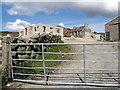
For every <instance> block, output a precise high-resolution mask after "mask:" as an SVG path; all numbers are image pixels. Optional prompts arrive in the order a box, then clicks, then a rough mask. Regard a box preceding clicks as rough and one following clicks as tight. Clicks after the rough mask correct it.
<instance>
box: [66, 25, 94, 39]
mask: <svg viewBox="0 0 120 90" xmlns="http://www.w3.org/2000/svg"><path fill="white" fill-rule="evenodd" d="M66 36H74V37H80V38H94V33H93V32H92V31H91V29H90V28H89V27H88V24H85V25H84V26H81V27H73V29H69V30H68V31H66Z"/></svg>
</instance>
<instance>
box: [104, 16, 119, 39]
mask: <svg viewBox="0 0 120 90" xmlns="http://www.w3.org/2000/svg"><path fill="white" fill-rule="evenodd" d="M119 20H120V16H118V17H116V18H115V19H113V20H111V21H110V22H108V23H106V24H105V32H106V33H105V37H106V40H120V29H119V26H120V21H119Z"/></svg>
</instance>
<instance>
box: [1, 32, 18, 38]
mask: <svg viewBox="0 0 120 90" xmlns="http://www.w3.org/2000/svg"><path fill="white" fill-rule="evenodd" d="M7 34H10V35H11V36H12V37H18V36H19V32H9V31H0V36H6V35H7Z"/></svg>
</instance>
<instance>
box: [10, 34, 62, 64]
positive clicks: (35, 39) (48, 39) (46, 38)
mask: <svg viewBox="0 0 120 90" xmlns="http://www.w3.org/2000/svg"><path fill="white" fill-rule="evenodd" d="M60 42H61V36H59V35H52V34H42V35H35V36H32V37H31V38H30V39H25V38H21V37H18V38H15V39H14V40H13V41H12V43H60ZM51 47H52V46H51V45H46V46H44V51H46V50H47V49H49V48H51ZM11 50H12V51H30V52H33V53H13V54H12V58H14V59H38V58H39V57H40V55H41V53H39V54H38V53H34V52H42V46H41V45H14V46H12V47H11ZM14 64H17V65H18V62H17V61H16V62H15V63H14ZM19 64H20V61H19Z"/></svg>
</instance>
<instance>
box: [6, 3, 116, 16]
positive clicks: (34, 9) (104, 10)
mask: <svg viewBox="0 0 120 90" xmlns="http://www.w3.org/2000/svg"><path fill="white" fill-rule="evenodd" d="M7 4H8V3H7ZM10 4H12V7H11V8H10V9H9V10H8V13H9V14H10V15H28V16H29V15H34V14H36V13H38V12H44V13H46V14H51V13H59V10H60V9H62V8H64V7H68V8H71V9H75V10H78V11H82V12H84V13H85V14H86V15H87V16H88V17H94V16H97V15H100V16H103V17H112V16H116V15H117V13H118V10H117V8H114V7H112V6H111V7H107V3H106V2H19V3H18V2H13V3H10ZM112 8H114V9H112Z"/></svg>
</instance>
